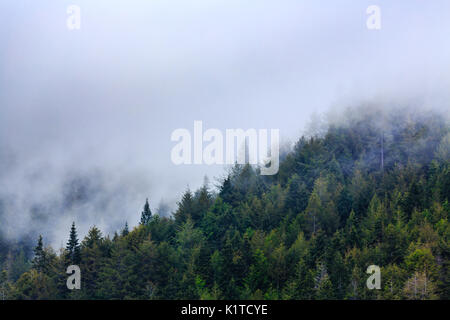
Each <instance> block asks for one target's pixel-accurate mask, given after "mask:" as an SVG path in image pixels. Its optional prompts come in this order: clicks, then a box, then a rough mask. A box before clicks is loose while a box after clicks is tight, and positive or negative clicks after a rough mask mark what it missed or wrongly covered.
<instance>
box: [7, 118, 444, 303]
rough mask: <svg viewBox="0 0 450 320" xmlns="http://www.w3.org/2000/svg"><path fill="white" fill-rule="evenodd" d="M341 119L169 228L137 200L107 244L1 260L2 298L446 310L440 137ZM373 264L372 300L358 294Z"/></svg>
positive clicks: (195, 203) (424, 130)
mask: <svg viewBox="0 0 450 320" xmlns="http://www.w3.org/2000/svg"><path fill="white" fill-rule="evenodd" d="M346 117H347V121H346V124H345V125H331V126H330V127H329V129H328V131H327V132H326V133H325V134H324V135H323V136H312V137H302V138H301V139H300V140H299V141H298V142H297V144H296V145H295V147H294V149H293V150H292V151H291V152H290V153H289V154H287V155H285V156H284V160H283V161H282V162H281V163H280V171H279V173H278V174H277V175H276V176H273V177H264V176H260V175H259V174H258V170H257V169H255V168H253V167H252V166H250V165H248V164H247V165H236V166H234V167H233V168H231V169H230V171H229V172H228V174H227V175H226V177H225V178H224V179H223V181H222V183H221V184H220V185H219V186H218V189H217V194H216V193H214V192H213V191H212V190H210V189H209V187H208V183H207V182H205V183H204V185H203V186H202V187H201V188H200V189H199V190H197V191H195V192H191V191H190V190H187V191H186V192H185V193H184V195H183V196H182V199H181V200H180V202H179V203H178V208H177V209H176V211H175V212H174V215H173V217H160V216H159V215H157V214H155V215H152V213H151V210H150V206H149V203H148V199H147V200H146V202H145V205H144V209H143V212H142V214H141V220H140V223H139V225H138V226H137V227H135V228H133V229H132V230H131V229H130V230H129V228H128V224H126V225H125V228H123V229H122V230H119V231H118V233H116V234H115V236H114V237H113V239H110V238H109V237H108V236H103V235H102V234H101V232H100V230H99V229H98V228H96V227H92V228H91V229H90V230H89V232H88V234H87V235H86V237H85V238H84V239H83V241H82V242H81V245H80V244H79V243H78V237H77V233H76V229H75V224H73V225H72V228H71V232H70V237H69V241H68V243H67V247H66V250H63V251H62V252H61V253H60V254H59V255H57V254H55V253H54V252H53V251H52V250H51V249H50V248H44V245H43V240H42V237H40V238H39V240H38V244H37V246H36V248H35V250H34V257H33V259H32V269H31V270H30V269H29V267H28V265H27V261H28V260H27V257H26V256H25V254H20V252H15V253H11V252H6V253H5V252H4V250H0V254H2V257H3V261H4V262H3V264H1V268H2V269H3V271H2V273H1V278H0V296H1V295H2V294H4V295H7V297H8V298H16V299H436V298H440V299H449V298H450V291H449V290H450V271H449V269H450V268H449V257H450V245H449V243H450V223H449V215H450V205H449V197H450V195H449V192H450V164H449V158H448V141H449V134H448V126H446V125H444V124H442V123H441V122H440V121H441V120H440V119H438V118H435V117H434V118H433V116H432V115H430V116H429V117H428V118H427V119H417V118H414V115H408V114H405V115H403V114H387V115H384V116H383V117H381V118H380V117H379V115H378V114H377V113H369V114H368V115H361V114H358V113H354V112H353V113H352V112H350V113H349V114H348V115H346ZM380 123H383V125H380ZM444 128H445V129H444ZM381 142H383V143H381ZM381 148H383V150H380V149H381ZM381 151H382V153H381ZM380 157H383V164H381V159H380ZM0 240H1V239H0ZM0 249H1V248H0ZM8 257H9V258H8ZM68 263H70V264H79V265H80V268H81V270H82V288H81V290H80V291H78V292H69V291H68V290H67V288H66V287H65V280H66V277H67V275H66V274H65V267H66V266H67V265H68ZM373 264H375V265H379V266H380V267H381V289H380V290H368V289H367V287H366V280H367V278H368V277H369V275H368V274H366V273H365V271H366V269H367V267H368V266H369V265H373Z"/></svg>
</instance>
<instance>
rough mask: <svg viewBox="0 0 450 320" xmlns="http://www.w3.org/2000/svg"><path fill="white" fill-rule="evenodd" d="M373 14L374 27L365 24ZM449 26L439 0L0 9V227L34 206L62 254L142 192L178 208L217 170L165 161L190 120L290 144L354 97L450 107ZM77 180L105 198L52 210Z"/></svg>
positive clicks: (23, 4)
mask: <svg viewBox="0 0 450 320" xmlns="http://www.w3.org/2000/svg"><path fill="white" fill-rule="evenodd" d="M70 4H76V5H79V6H80V7H81V30H79V31H69V30H68V29H67V27H66V19H67V14H66V9H67V6H68V5H70ZM372 4H376V5H379V6H380V8H381V12H382V17H381V18H382V20H381V21H382V29H381V30H379V31H370V30H368V29H367V28H366V19H367V14H366V8H367V7H368V6H369V5H372ZM449 31H450V2H449V1H447V0H442V1H420V0H408V1H378V0H377V1H354V0H352V1H334V0H333V1H331V0H330V1H313V0H308V1H300V0H297V1H291V0H285V1H275V0H248V1H247V0H245V1H244V0H241V1H236V0H226V1H225V0H215V1H211V0H209V1H206V0H203V1H199V0H197V1H192V0H183V1H181V0H176V1H175V0H148V1H137V0H121V1H113V0H95V1H92V0H89V1H88V0H71V1H55V0H48V1H42V0H41V1H32V0H28V1H24V0H22V1H21V0H8V1H2V2H1V3H0V158H1V164H0V199H7V201H5V200H4V203H5V204H4V209H3V210H5V212H6V213H5V216H6V217H7V219H6V226H5V225H4V226H3V229H5V230H7V233H8V234H9V235H15V234H17V233H21V232H27V230H29V228H30V224H32V223H34V222H33V221H34V220H32V219H31V216H32V215H33V214H34V213H33V209H32V208H34V207H35V206H37V205H38V206H39V207H40V208H41V211H42V212H46V214H47V215H48V216H51V219H50V220H49V221H47V224H50V225H51V226H52V227H53V228H54V229H55V230H58V231H57V233H56V234H54V235H49V237H50V238H51V241H56V243H57V244H58V245H59V244H60V241H63V240H64V238H65V237H66V235H67V233H68V229H69V227H70V222H71V221H72V220H75V221H76V222H77V223H78V224H79V225H80V227H81V234H82V235H83V234H84V233H85V232H86V230H87V228H88V226H90V225H92V224H96V225H98V226H100V227H101V228H102V229H103V230H104V231H107V232H110V231H111V230H112V229H114V228H117V226H119V225H122V224H124V223H125V221H126V220H128V222H129V224H130V225H135V224H136V223H137V221H138V219H139V212H140V211H139V210H140V209H141V207H142V205H143V202H144V201H145V197H147V196H149V197H150V201H151V203H152V207H153V208H154V207H157V206H158V203H159V201H160V199H161V198H164V199H165V201H167V202H169V203H171V204H174V203H175V201H177V200H178V199H179V197H180V195H181V193H182V191H183V190H185V188H186V186H187V185H188V184H189V185H190V187H191V188H196V187H198V186H199V185H200V184H201V183H202V181H203V176H204V175H205V174H207V175H208V176H209V177H210V178H211V180H213V179H212V178H213V177H214V176H220V175H221V174H222V173H223V172H224V168H222V167H218V166H211V167H209V166H183V165H182V166H175V165H173V164H172V163H171V161H170V150H171V148H172V147H173V146H174V144H175V143H173V142H171V141H170V134H171V132H172V131H173V130H175V129H177V128H188V129H190V130H192V126H193V121H194V120H202V121H203V124H204V126H205V127H206V128H219V129H223V130H225V129H226V128H244V129H246V128H256V129H258V128H267V129H270V128H279V129H280V133H281V135H282V137H284V139H290V140H295V139H296V138H298V137H299V135H300V134H301V132H302V130H303V129H304V128H305V124H306V123H307V122H308V121H309V119H310V117H311V114H312V113H314V112H316V113H321V112H324V111H326V110H330V109H336V108H342V107H343V106H346V105H354V104H358V103H359V102H360V101H366V100H377V101H382V102H384V103H409V102H411V101H414V102H416V103H417V101H420V102H421V103H424V104H427V105H433V106H437V107H440V108H447V107H448V103H447V101H448V97H449V90H448V88H449V87H450V74H449V73H450V38H449ZM93 173H95V174H94V176H95V178H92V177H93V176H92V175H93ZM78 175H84V176H88V177H90V178H89V179H93V180H95V181H96V182H95V183H94V186H92V188H93V189H96V188H98V189H99V190H101V192H100V193H99V194H98V195H95V196H93V197H92V199H91V200H90V202H89V203H83V204H82V205H77V206H74V207H72V208H71V209H70V210H69V211H67V212H60V211H61V210H63V208H64V207H63V205H62V201H63V200H62V199H63V198H64V195H63V193H64V192H63V191H61V190H62V188H64V185H65V184H66V183H67V180H68V179H69V180H70V177H72V176H78ZM96 190H97V189H96Z"/></svg>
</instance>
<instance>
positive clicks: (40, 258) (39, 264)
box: [32, 235, 45, 272]
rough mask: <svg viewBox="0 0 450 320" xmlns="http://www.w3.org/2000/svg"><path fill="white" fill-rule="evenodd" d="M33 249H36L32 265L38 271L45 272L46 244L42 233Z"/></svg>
mask: <svg viewBox="0 0 450 320" xmlns="http://www.w3.org/2000/svg"><path fill="white" fill-rule="evenodd" d="M33 251H34V258H33V261H32V266H33V268H34V269H36V270H37V271H38V272H43V271H44V269H45V251H44V244H43V241H42V235H39V239H38V243H37V245H36V247H35V248H34V250H33Z"/></svg>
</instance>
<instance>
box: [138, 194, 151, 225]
mask: <svg viewBox="0 0 450 320" xmlns="http://www.w3.org/2000/svg"><path fill="white" fill-rule="evenodd" d="M151 218H152V211H151V210H150V205H149V204H148V198H147V199H146V200H145V205H144V211H142V213H141V222H140V223H141V224H142V225H148V223H149V222H150V219H151Z"/></svg>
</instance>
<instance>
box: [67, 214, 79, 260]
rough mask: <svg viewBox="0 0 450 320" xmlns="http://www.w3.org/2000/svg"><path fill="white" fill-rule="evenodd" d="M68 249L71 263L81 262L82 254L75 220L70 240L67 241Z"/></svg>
mask: <svg viewBox="0 0 450 320" xmlns="http://www.w3.org/2000/svg"><path fill="white" fill-rule="evenodd" d="M66 250H67V258H68V262H70V263H71V264H79V263H80V260H81V255H80V245H79V242H78V235H77V229H76V228H75V222H73V223H72V227H71V229H70V235H69V241H67V245H66Z"/></svg>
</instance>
